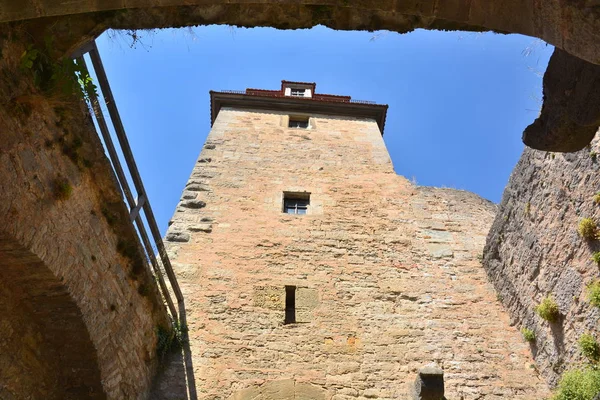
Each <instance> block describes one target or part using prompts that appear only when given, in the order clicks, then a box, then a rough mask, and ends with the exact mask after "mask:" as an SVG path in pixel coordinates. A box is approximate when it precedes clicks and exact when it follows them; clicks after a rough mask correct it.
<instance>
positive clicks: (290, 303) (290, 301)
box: [284, 286, 296, 324]
mask: <svg viewBox="0 0 600 400" xmlns="http://www.w3.org/2000/svg"><path fill="white" fill-rule="evenodd" d="M294 323H296V286H286V287H285V320H284V324H294Z"/></svg>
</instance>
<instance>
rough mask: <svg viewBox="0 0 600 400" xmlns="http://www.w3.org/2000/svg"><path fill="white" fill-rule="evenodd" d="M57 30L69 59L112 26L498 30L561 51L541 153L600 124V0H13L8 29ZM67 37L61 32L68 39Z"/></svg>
mask: <svg viewBox="0 0 600 400" xmlns="http://www.w3.org/2000/svg"><path fill="white" fill-rule="evenodd" d="M24 20H30V21H35V22H34V25H37V26H35V27H33V28H32V30H33V31H35V32H37V33H38V34H39V33H40V32H44V28H43V27H42V28H40V26H39V25H40V24H41V25H46V27H48V26H51V27H53V29H54V30H53V31H52V32H51V33H48V32H45V33H42V34H41V35H40V36H41V37H44V35H46V36H47V35H51V36H53V37H56V38H57V42H60V43H61V46H62V47H63V49H64V51H65V52H67V53H70V52H71V51H73V50H75V49H76V48H77V47H78V46H79V45H81V44H82V43H84V42H85V41H87V40H89V39H90V38H93V37H95V36H97V35H99V34H100V33H101V32H102V31H103V30H105V29H106V28H115V29H146V28H165V27H182V26H191V25H199V24H202V25H206V24H230V25H239V26H246V27H255V26H271V27H274V28H280V29H296V28H308V27H312V26H315V25H318V24H321V25H325V26H328V27H330V28H333V29H338V30H379V29H387V30H391V31H395V32H400V33H405V32H409V31H412V30H414V29H417V28H424V29H440V30H468V31H494V32H498V33H520V34H525V35H529V36H534V37H538V38H541V39H543V40H545V41H546V42H548V43H550V44H552V45H554V46H556V48H557V50H556V52H555V54H554V55H553V57H552V59H551V60H550V64H549V67H548V72H547V73H546V75H545V77H544V106H543V108H542V110H541V114H540V116H539V118H538V119H537V120H536V121H535V123H533V124H531V125H530V126H529V127H528V128H527V129H526V130H525V132H524V133H523V142H524V143H525V144H526V145H528V146H530V147H533V148H535V149H539V150H547V151H558V152H571V151H577V150H580V149H582V148H583V147H585V146H586V145H587V144H589V142H590V141H591V139H592V138H593V137H594V135H595V133H596V130H597V129H598V126H599V125H600V94H599V93H600V66H599V65H600V1H598V0H568V1H563V0H543V1H542V0H457V1H452V2H448V1H439V0H424V1H419V2H415V1H401V0H397V1H391V0H361V1H354V0H352V1H349V0H279V1H268V0H231V1H227V2H222V1H214V0H212V1H211V0H152V1H146V0H112V1H94V0H83V1H77V2H57V1H54V0H7V1H5V2H4V4H3V5H2V6H0V22H9V21H24ZM61 31H62V32H61Z"/></svg>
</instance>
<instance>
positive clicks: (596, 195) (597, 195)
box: [593, 192, 600, 204]
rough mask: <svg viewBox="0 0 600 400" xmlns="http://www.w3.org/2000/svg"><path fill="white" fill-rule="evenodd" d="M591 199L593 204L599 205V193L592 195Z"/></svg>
mask: <svg viewBox="0 0 600 400" xmlns="http://www.w3.org/2000/svg"><path fill="white" fill-rule="evenodd" d="M593 199H594V203H596V204H600V192H597V193H596V194H595V195H594V197H593Z"/></svg>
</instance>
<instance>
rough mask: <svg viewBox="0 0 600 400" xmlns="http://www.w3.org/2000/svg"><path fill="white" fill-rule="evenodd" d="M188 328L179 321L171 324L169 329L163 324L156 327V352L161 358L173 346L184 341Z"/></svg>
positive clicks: (177, 345) (180, 344)
mask: <svg viewBox="0 0 600 400" xmlns="http://www.w3.org/2000/svg"><path fill="white" fill-rule="evenodd" d="M187 331H188V328H187V326H185V325H182V324H181V323H180V322H179V321H175V322H174V323H173V324H172V329H171V330H170V331H169V330H168V329H167V328H165V327H163V326H160V325H159V326H157V327H156V354H157V356H158V357H159V358H160V359H162V358H163V357H164V356H165V355H166V354H167V353H168V352H169V351H171V350H172V349H173V348H176V347H181V346H183V344H184V343H185V340H186V334H187Z"/></svg>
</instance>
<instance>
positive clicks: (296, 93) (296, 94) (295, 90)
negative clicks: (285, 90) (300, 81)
mask: <svg viewBox="0 0 600 400" xmlns="http://www.w3.org/2000/svg"><path fill="white" fill-rule="evenodd" d="M291 89H292V90H291V92H290V96H292V97H304V96H305V95H306V89H298V88H291Z"/></svg>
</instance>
